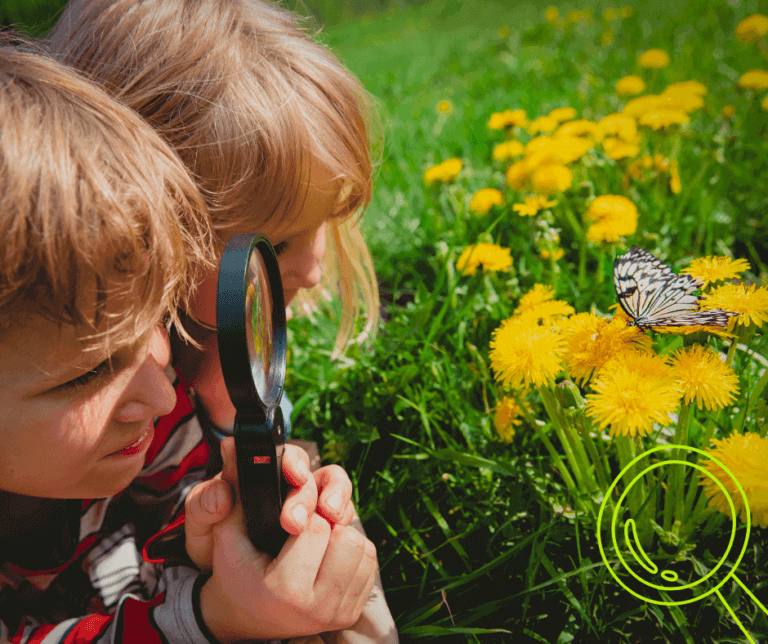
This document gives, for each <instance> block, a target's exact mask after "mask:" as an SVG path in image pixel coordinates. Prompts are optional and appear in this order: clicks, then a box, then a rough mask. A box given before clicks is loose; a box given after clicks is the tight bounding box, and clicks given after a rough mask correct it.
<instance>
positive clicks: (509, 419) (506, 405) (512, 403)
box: [493, 396, 524, 443]
mask: <svg viewBox="0 0 768 644" xmlns="http://www.w3.org/2000/svg"><path fill="white" fill-rule="evenodd" d="M523 413H524V411H523V408H522V406H521V405H518V404H517V401H516V400H515V399H514V398H511V397H510V396H504V397H503V398H502V399H501V400H500V401H499V402H498V404H497V405H496V409H495V411H494V414H493V426H494V427H495V428H496V432H497V433H498V434H499V437H500V438H501V440H503V441H504V442H505V443H511V442H512V437H513V436H514V435H515V427H518V426H519V425H521V424H522V422H523V421H522V420H520V416H522V415H523Z"/></svg>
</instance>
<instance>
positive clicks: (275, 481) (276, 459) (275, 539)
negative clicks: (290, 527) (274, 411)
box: [235, 422, 288, 558]
mask: <svg viewBox="0 0 768 644" xmlns="http://www.w3.org/2000/svg"><path fill="white" fill-rule="evenodd" d="M280 433H281V434H282V432H280ZM283 447H284V446H283V443H282V442H277V441H274V440H273V439H272V437H271V432H270V431H267V427H266V425H262V426H248V425H246V424H244V425H240V424H239V423H237V422H235V449H236V452H237V477H238V481H239V488H240V499H241V502H242V504H243V512H244V514H245V523H246V527H247V529H248V537H249V538H250V539H251V543H253V545H254V546H255V547H256V549H257V550H261V551H262V552H266V553H267V554H269V555H270V556H271V557H272V558H275V557H276V556H277V554H278V553H279V552H280V549H281V548H282V547H283V544H284V543H285V540H286V539H287V538H288V533H287V532H286V531H285V530H283V528H282V527H281V526H280V512H281V511H282V509H283V500H284V498H285V495H286V494H287V492H288V489H287V488H288V486H287V485H285V483H284V481H283V480H282V479H283V467H282V459H283Z"/></svg>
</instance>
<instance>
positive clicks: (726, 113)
mask: <svg viewBox="0 0 768 644" xmlns="http://www.w3.org/2000/svg"><path fill="white" fill-rule="evenodd" d="M735 115H736V108H735V107H734V106H733V105H726V106H725V107H723V109H722V110H720V118H722V119H724V120H726V121H729V120H731V119H732V118H733V117H734V116H735Z"/></svg>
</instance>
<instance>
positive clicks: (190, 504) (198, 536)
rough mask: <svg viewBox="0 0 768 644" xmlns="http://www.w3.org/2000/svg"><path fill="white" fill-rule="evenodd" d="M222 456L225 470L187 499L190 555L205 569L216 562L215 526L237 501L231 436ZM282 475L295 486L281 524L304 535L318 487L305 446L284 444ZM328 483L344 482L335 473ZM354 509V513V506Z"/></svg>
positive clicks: (187, 542) (186, 509) (285, 505)
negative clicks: (214, 554)
mask: <svg viewBox="0 0 768 644" xmlns="http://www.w3.org/2000/svg"><path fill="white" fill-rule="evenodd" d="M221 456H222V459H223V461H224V469H223V471H222V472H220V473H219V474H217V475H216V476H215V477H214V478H212V479H210V480H208V481H203V482H201V483H198V484H197V485H196V486H195V487H194V488H192V490H191V491H190V492H189V494H188V495H187V499H186V502H185V520H184V532H185V539H186V548H187V554H188V555H189V557H190V559H192V561H193V562H194V563H195V565H196V566H197V567H198V568H199V569H200V570H202V571H205V572H207V571H209V570H210V569H211V566H212V562H213V533H212V530H213V526H214V525H215V524H217V523H219V522H220V521H222V520H224V519H225V518H226V517H227V516H229V514H230V513H231V511H232V508H233V506H234V502H235V497H236V493H235V490H236V489H237V461H236V459H235V439H234V438H231V437H229V438H225V439H224V440H223V441H222V443H221ZM339 469H340V470H341V468H339ZM342 472H343V470H342ZM345 476H346V473H345ZM283 477H284V478H285V480H286V481H287V482H288V484H289V485H291V487H293V489H292V490H291V491H290V492H289V493H288V495H287V496H286V499H285V502H284V503H283V510H282V512H281V514H280V525H281V526H282V527H283V529H284V530H285V531H286V532H288V533H289V534H295V535H296V534H301V533H302V532H303V531H304V529H305V528H306V527H307V523H308V520H309V517H310V516H311V515H312V514H313V513H314V511H315V507H316V505H317V486H316V483H315V478H314V477H312V476H310V475H309V457H308V456H307V453H306V452H305V451H304V450H303V449H301V448H299V447H296V446H294V445H286V446H285V451H284V452H283ZM324 480H325V479H324ZM347 480H348V479H347ZM327 485H330V486H331V490H332V491H333V490H338V488H340V487H341V485H342V484H341V483H340V482H339V479H338V477H337V476H336V475H334V476H331V483H329V484H327ZM351 487H352V485H351V483H350V491H349V493H348V494H347V495H346V499H347V503H348V504H349V496H350V494H351ZM342 498H343V497H342ZM349 505H351V504H349ZM352 511H353V512H354V507H353V508H352ZM347 523H349V521H347Z"/></svg>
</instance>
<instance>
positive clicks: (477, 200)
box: [469, 188, 504, 215]
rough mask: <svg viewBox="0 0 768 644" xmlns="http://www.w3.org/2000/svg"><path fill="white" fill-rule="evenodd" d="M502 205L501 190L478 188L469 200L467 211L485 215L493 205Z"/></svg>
mask: <svg viewBox="0 0 768 644" xmlns="http://www.w3.org/2000/svg"><path fill="white" fill-rule="evenodd" d="M502 205H504V198H503V197H502V196H501V192H499V191H498V190H496V189H495V188H483V189H482V190H478V191H477V192H476V193H475V194H474V196H473V197H472V201H470V202H469V211H470V212H471V213H472V214H474V215H485V214H486V213H487V212H488V211H489V210H490V209H491V208H492V207H493V206H502Z"/></svg>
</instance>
